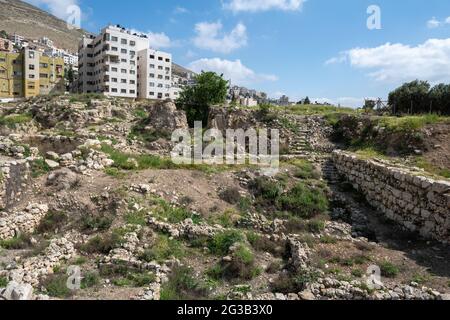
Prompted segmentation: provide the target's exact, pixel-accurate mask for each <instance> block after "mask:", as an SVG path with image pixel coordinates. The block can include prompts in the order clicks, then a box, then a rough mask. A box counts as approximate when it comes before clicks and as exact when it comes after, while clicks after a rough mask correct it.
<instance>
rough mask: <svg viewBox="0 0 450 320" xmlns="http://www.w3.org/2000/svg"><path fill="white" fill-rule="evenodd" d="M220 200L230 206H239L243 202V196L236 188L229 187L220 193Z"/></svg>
mask: <svg viewBox="0 0 450 320" xmlns="http://www.w3.org/2000/svg"><path fill="white" fill-rule="evenodd" d="M219 197H220V199H222V200H223V201H225V202H228V203H229V204H237V203H239V201H240V200H241V194H240V193H239V189H238V188H235V187H229V188H226V189H225V190H223V191H222V192H220V193H219Z"/></svg>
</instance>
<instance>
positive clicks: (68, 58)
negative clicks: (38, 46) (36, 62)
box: [44, 47, 78, 69]
mask: <svg viewBox="0 0 450 320" xmlns="http://www.w3.org/2000/svg"><path fill="white" fill-rule="evenodd" d="M44 54H45V55H47V56H49V57H54V58H55V57H59V58H63V59H64V64H65V65H69V66H72V67H73V68H74V69H77V68H78V55H76V54H71V53H69V52H67V51H66V50H64V49H58V48H56V47H49V48H47V49H45V50H44Z"/></svg>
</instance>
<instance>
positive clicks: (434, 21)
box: [427, 17, 450, 29]
mask: <svg viewBox="0 0 450 320" xmlns="http://www.w3.org/2000/svg"><path fill="white" fill-rule="evenodd" d="M447 24H450V17H448V18H446V19H444V20H442V21H440V20H438V19H436V17H433V18H431V19H430V20H428V21H427V27H428V28H429V29H436V28H439V27H443V26H445V25H447Z"/></svg>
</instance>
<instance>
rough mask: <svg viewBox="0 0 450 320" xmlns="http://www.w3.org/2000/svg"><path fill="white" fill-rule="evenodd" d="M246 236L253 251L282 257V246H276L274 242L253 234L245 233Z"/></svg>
mask: <svg viewBox="0 0 450 320" xmlns="http://www.w3.org/2000/svg"><path fill="white" fill-rule="evenodd" d="M246 236H247V240H248V242H249V243H250V244H251V245H252V247H253V249H255V250H257V251H261V252H269V253H271V254H272V255H274V256H283V255H284V248H283V246H280V245H278V244H277V243H276V242H274V241H272V240H270V239H268V238H266V237H264V236H260V235H258V234H256V233H253V232H249V233H247V234H246Z"/></svg>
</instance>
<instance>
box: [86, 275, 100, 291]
mask: <svg viewBox="0 0 450 320" xmlns="http://www.w3.org/2000/svg"><path fill="white" fill-rule="evenodd" d="M82 276H83V279H81V289H87V288H91V287H94V286H96V285H98V284H99V283H100V276H99V275H98V273H97V272H88V273H85V274H83V275H82Z"/></svg>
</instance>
